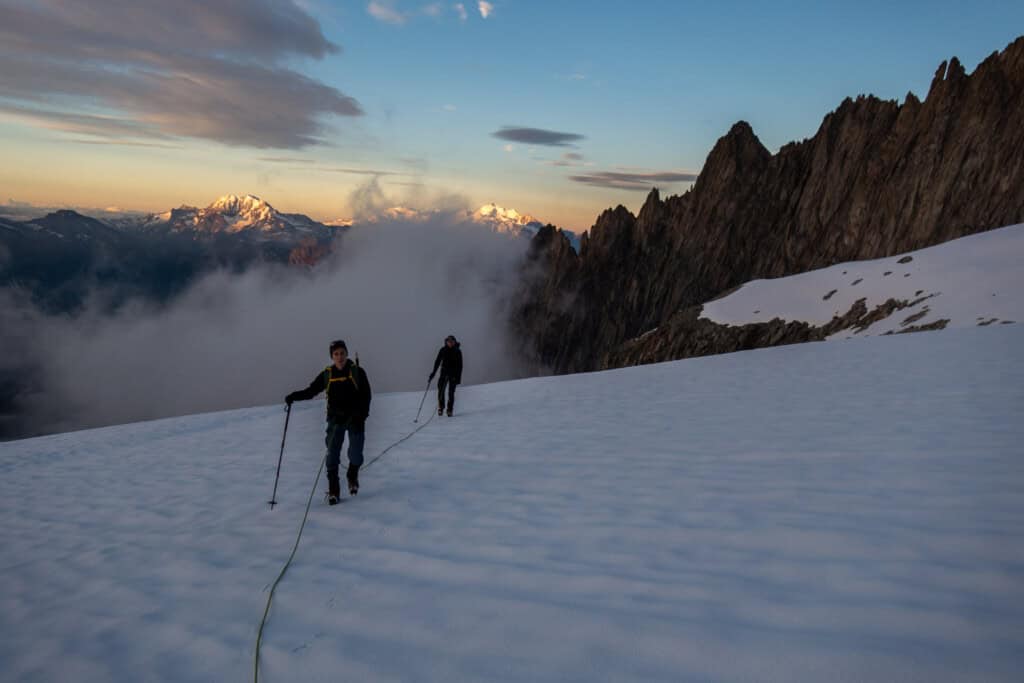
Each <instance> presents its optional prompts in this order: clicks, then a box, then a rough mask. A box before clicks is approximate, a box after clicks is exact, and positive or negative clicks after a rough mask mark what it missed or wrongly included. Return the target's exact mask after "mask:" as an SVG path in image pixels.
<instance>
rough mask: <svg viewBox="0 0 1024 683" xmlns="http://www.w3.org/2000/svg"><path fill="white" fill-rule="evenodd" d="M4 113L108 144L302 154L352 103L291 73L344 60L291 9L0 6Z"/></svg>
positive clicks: (275, 0)
mask: <svg viewBox="0 0 1024 683" xmlns="http://www.w3.org/2000/svg"><path fill="white" fill-rule="evenodd" d="M0 45H2V46H3V47H2V48H0V114H3V115H5V116H7V117H8V118H18V119H21V120H27V121H29V122H31V123H33V124H34V125H38V126H41V127H46V128H50V129H56V130H61V131H67V132H72V133H79V134H87V135H95V136H99V137H104V138H112V139H118V138H124V137H126V136H127V137H130V138H156V139H163V138H167V137H175V136H182V137H194V138H203V139H209V140H215V141H217V142H221V143H224V144H227V145H240V146H253V147H262V148H300V147H305V146H307V145H313V144H317V143H318V142H320V141H321V135H322V133H323V130H324V124H323V122H322V119H323V118H324V117H326V116H331V115H333V116H359V115H361V114H362V113H363V111H362V108H361V107H360V105H359V103H358V102H357V101H356V100H355V99H353V98H352V97H350V96H348V95H345V94H344V93H342V92H340V91H338V90H337V89H335V88H333V87H330V86H327V85H325V84H323V83H320V82H319V81H316V80H314V79H311V78H308V77H306V76H304V75H303V74H301V73H299V72H297V71H295V70H293V69H292V68H289V67H287V66H284V63H285V62H288V61H294V58H296V57H299V58H312V59H323V58H324V57H326V56H328V55H331V54H336V53H338V52H340V48H339V47H338V46H337V45H335V44H333V43H331V42H330V41H328V40H327V39H326V38H325V37H324V35H323V32H322V31H321V29H320V25H319V24H318V22H317V21H316V20H315V19H314V18H313V17H312V16H310V15H309V14H308V13H307V12H306V11H305V10H303V9H302V8H301V7H300V6H299V5H297V4H295V3H294V2H289V1H288V0H246V1H242V0H176V1H175V2H164V1H162V0H91V1H90V2H88V3H82V2H70V1H67V2H65V1H63V0H40V1H39V2H34V3H31V4H29V3H20V2H16V3H12V2H4V3H2V4H0Z"/></svg>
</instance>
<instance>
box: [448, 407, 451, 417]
mask: <svg viewBox="0 0 1024 683" xmlns="http://www.w3.org/2000/svg"><path fill="white" fill-rule="evenodd" d="M451 416H452V409H451V408H449V409H448V417H451Z"/></svg>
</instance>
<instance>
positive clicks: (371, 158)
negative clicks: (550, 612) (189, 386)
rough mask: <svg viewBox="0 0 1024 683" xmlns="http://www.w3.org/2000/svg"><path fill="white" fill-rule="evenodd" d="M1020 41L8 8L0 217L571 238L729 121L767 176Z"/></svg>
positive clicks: (530, 15)
mask: <svg viewBox="0 0 1024 683" xmlns="http://www.w3.org/2000/svg"><path fill="white" fill-rule="evenodd" d="M1022 32H1024V2H1020V1H1019V0H1014V1H1012V2H988V1H984V0H971V1H969V2H951V1H944V0H931V1H929V2H896V3H894V2H891V1H889V2H856V3H851V2H774V3H739V2H716V3H708V2H684V1H682V0H678V1H675V2H661V1H656V0H637V1H636V2H552V1H537V2H528V1H526V0H493V2H478V1H474V2H469V1H464V2H450V1H445V2H429V1H426V0H420V1H416V2H412V1H404V0H393V1H389V0H374V1H372V2H366V1H362V2H331V1H329V0H296V1H295V2H290V1H287V0H174V1H168V0H79V1H76V2H71V1H69V2H62V1H59V0H35V1H22V0H0V152H2V154H0V159H2V161H0V204H5V205H8V206H16V205H24V204H31V205H36V206H47V207H49V206H74V207H80V208H89V207H92V208H95V209H103V208H111V209H113V208H117V209H124V210H138V211H163V210H166V209H168V208H171V207H173V206H179V205H182V204H191V205H206V204H208V203H210V202H211V201H212V200H213V199H215V198H216V197H218V196H220V195H223V194H227V193H234V194H244V193H252V194H256V195H259V196H260V197H262V198H264V199H265V200H267V201H269V202H270V203H271V204H273V205H274V206H275V207H276V208H278V209H280V210H283V211H290V212H301V213H305V214H307V215H310V216H312V217H314V218H317V219H320V220H332V219H337V218H347V217H351V216H352V215H353V214H354V213H356V212H357V211H358V210H359V207H360V206H366V205H371V206H379V205H394V204H402V205H406V206H411V207H415V208H424V209H425V208H463V207H466V208H475V207H476V206H479V205H481V204H483V203H487V202H495V203H497V204H499V205H502V206H506V207H513V208H515V209H517V210H519V211H520V212H526V213H529V214H532V215H534V216H536V217H538V218H541V219H543V220H546V221H550V222H553V223H555V224H557V225H559V226H561V227H564V228H569V229H573V230H586V229H587V228H589V227H590V225H591V224H592V223H593V221H594V219H595V218H596V216H597V215H598V214H599V213H600V212H601V211H602V210H603V209H605V208H608V207H611V206H614V205H615V204H619V203H621V204H624V205H625V206H627V207H628V208H630V209H631V210H634V211H635V210H636V209H638V208H639V206H640V204H641V203H642V201H643V198H644V196H645V195H646V192H647V191H648V190H649V189H650V188H651V187H652V186H657V187H659V188H660V189H661V191H662V193H663V195H667V194H678V193H681V192H683V191H685V190H686V189H687V187H689V185H690V181H691V180H692V178H693V177H694V176H695V174H696V173H698V172H699V171H700V168H701V165H702V164H703V163H704V159H705V157H706V156H707V154H708V152H709V151H710V149H711V147H712V145H713V144H714V142H715V140H716V139H718V138H719V137H720V136H721V135H723V134H725V133H726V132H727V131H728V129H729V128H730V126H731V125H732V124H733V123H734V122H736V121H737V120H740V119H744V120H746V121H749V122H750V124H751V125H752V126H753V128H754V131H755V133H756V134H757V135H758V136H759V137H760V139H761V141H762V142H763V143H764V144H765V145H766V146H767V147H768V148H769V149H770V150H771V151H772V152H775V151H776V150H777V149H778V148H779V147H780V146H781V145H783V144H785V143H787V142H790V141H793V140H801V139H803V138H807V137H810V136H812V135H813V134H814V133H815V131H816V130H817V128H818V125H819V124H820V122H821V119H822V117H823V116H824V115H825V114H826V113H827V112H829V111H831V110H832V109H834V108H835V107H836V106H838V105H839V103H840V102H841V101H842V99H843V98H844V97H846V96H856V95H857V94H867V93H870V94H874V95H877V96H879V97H882V98H885V99H899V100H901V101H902V99H903V97H904V96H905V95H906V93H907V92H908V91H912V92H914V93H915V94H917V95H918V96H920V97H924V96H925V95H926V94H927V90H928V85H929V83H930V81H931V78H932V76H933V74H934V72H935V69H936V68H937V67H938V65H939V64H940V63H941V62H942V61H943V60H945V59H948V58H950V57H952V56H954V55H955V56H957V57H959V58H960V60H961V61H962V62H963V63H964V66H965V67H966V68H967V69H968V71H971V70H973V69H974V68H975V67H976V66H977V64H978V63H979V62H980V61H981V60H982V59H984V58H985V57H986V56H988V55H989V54H991V53H993V52H995V51H998V50H1002V49H1003V48H1004V47H1005V46H1006V45H1007V44H1008V43H1009V42H1011V41H1012V40H1013V39H1014V38H1016V37H1017V36H1018V35H1020V34H1021V33H1022Z"/></svg>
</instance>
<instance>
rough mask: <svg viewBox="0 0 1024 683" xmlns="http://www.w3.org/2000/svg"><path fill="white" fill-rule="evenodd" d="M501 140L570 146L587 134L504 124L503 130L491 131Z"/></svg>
mask: <svg viewBox="0 0 1024 683" xmlns="http://www.w3.org/2000/svg"><path fill="white" fill-rule="evenodd" d="M491 135H493V136H494V137H496V138H498V139H500V140H508V141H509V142H520V143H523V144H525V145H546V146H548V147H568V146H570V145H571V144H572V143H574V142H577V141H579V140H583V139H584V138H585V136H583V135H580V134H579V133H561V132H559V131H555V130H544V129H543V128H515V127H512V126H504V127H502V128H501V130H497V131H495V132H493V133H491Z"/></svg>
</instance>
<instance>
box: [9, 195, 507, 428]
mask: <svg viewBox="0 0 1024 683" xmlns="http://www.w3.org/2000/svg"><path fill="white" fill-rule="evenodd" d="M372 185H373V183H371V186H372ZM367 195H368V196H367V197H366V198H365V202H366V203H368V204H369V203H372V202H374V201H381V197H380V192H379V188H378V189H377V190H374V189H373V188H372V187H371V188H370V189H369V190H368V191H367ZM525 246H526V241H525V240H515V239H512V238H510V237H508V236H506V235H500V234H496V233H492V232H490V231H488V230H486V229H485V228H481V226H479V225H475V224H471V223H461V222H458V221H457V220H456V219H455V214H454V213H452V214H441V213H439V214H437V215H436V216H434V217H433V218H432V219H431V220H427V221H423V220H418V221H416V222H403V221H390V222H387V221H382V222H378V223H376V224H374V225H372V226H367V227H363V228H355V229H353V230H352V231H351V232H349V233H348V234H347V235H346V236H345V238H344V239H343V240H342V241H341V242H340V245H339V246H338V247H337V249H336V251H335V254H334V257H333V260H332V261H331V262H330V263H327V264H322V265H323V267H318V268H317V269H316V270H314V271H312V273H309V274H306V273H302V274H298V275H297V274H296V271H294V270H286V269H284V268H282V267H277V268H271V267H265V268H258V269H254V270H250V271H248V272H246V273H244V274H242V275H232V274H228V273H224V272H220V273H216V274H213V275H211V276H208V277H206V278H204V279H203V280H201V281H200V282H198V283H197V284H196V285H195V286H193V287H192V288H191V289H190V290H189V291H188V292H187V293H185V294H184V295H183V296H181V297H180V298H179V299H177V300H176V302H175V303H173V304H172V305H171V306H169V307H168V308H165V309H155V308H152V307H149V306H145V305H141V304H139V305H136V306H134V307H128V308H126V309H124V310H122V312H120V313H119V314H118V315H116V316H114V317H109V316H104V315H101V314H99V313H95V312H87V313H85V314H83V315H80V316H78V317H76V318H73V319H71V318H67V317H60V318H55V317H46V316H43V315H41V314H39V313H38V312H36V311H34V310H33V309H31V308H29V307H27V306H25V305H23V304H19V303H18V302H17V301H16V300H15V299H14V297H12V296H11V294H10V293H4V292H0V296H2V297H3V301H2V302H0V303H2V304H3V305H2V309H3V320H2V322H3V327H4V334H3V339H2V340H3V342H4V348H5V357H4V359H3V361H2V364H0V379H2V378H3V376H5V373H6V376H11V375H12V373H15V372H19V371H20V372H24V371H26V370H30V371H31V378H32V381H31V382H30V385H31V386H30V390H29V391H27V392H25V393H23V394H22V395H21V396H19V397H18V406H17V407H18V409H19V411H20V412H21V413H22V416H21V418H22V419H23V420H24V419H26V417H27V419H28V420H29V421H30V426H29V428H30V429H31V430H32V431H33V432H36V433H38V432H52V431H66V430H69V429H74V428H82V427H88V426H97V425H103V424H114V423H124V422H129V421H137V420H145V419H152V418H157V417H162V416H170V415H180V414H186V413H195V412H206V411H214V410H222V409H228V408H237V407H243V406H250V405H261V404H264V405H265V404H273V403H277V402H280V401H282V400H283V397H284V395H285V394H287V393H288V392H289V391H292V390H294V389H298V388H301V387H304V386H306V384H308V382H309V381H310V380H311V379H312V378H313V376H314V375H315V374H316V373H317V372H318V371H319V370H322V369H323V367H324V366H325V365H326V364H327V363H328V362H329V359H328V355H327V344H328V342H329V341H330V340H331V339H336V338H342V339H345V340H346V341H347V343H348V346H349V350H350V353H351V354H356V353H358V355H359V358H360V362H361V364H362V365H363V367H364V368H365V369H366V371H367V373H368V374H369V378H370V381H371V384H372V386H373V388H374V390H375V391H377V392H388V391H398V390H410V391H420V392H421V391H422V389H423V387H424V386H425V385H426V379H427V375H428V373H429V372H430V370H431V366H432V363H433V360H434V355H435V354H436V353H437V350H438V348H440V346H441V344H442V343H443V339H444V337H445V336H446V335H448V334H454V335H456V336H457V337H458V338H459V339H460V340H461V341H462V343H463V351H464V353H465V359H466V360H465V363H466V367H465V373H464V379H465V381H466V382H467V383H469V384H477V383H483V382H490V381H496V380H500V379H507V378H511V377H516V376H523V375H524V374H525V367H524V366H523V365H521V364H520V362H519V361H518V360H517V358H518V355H517V353H516V351H517V346H518V345H517V344H515V343H514V342H512V341H510V340H509V339H507V337H506V325H505V321H506V320H507V317H506V315H507V311H506V308H505V306H506V304H507V301H508V296H509V295H510V293H511V291H512V289H513V287H515V286H516V284H517V282H518V279H517V278H518V270H517V269H518V266H519V263H520V258H521V255H522V253H523V250H524V249H525ZM415 403H416V402H413V403H411V404H410V410H411V413H410V419H411V416H412V414H414V413H415V409H416V405H415ZM55 406H59V407H60V408H59V409H58V410H55ZM0 408H2V406H0ZM0 412H2V411H0ZM371 423H372V416H371ZM371 428H372V424H371Z"/></svg>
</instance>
